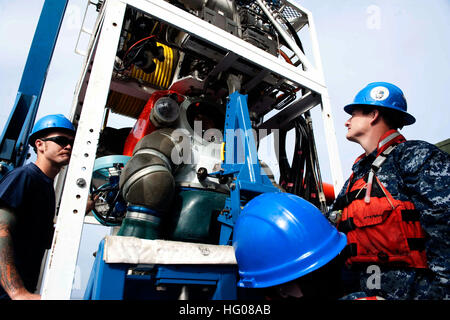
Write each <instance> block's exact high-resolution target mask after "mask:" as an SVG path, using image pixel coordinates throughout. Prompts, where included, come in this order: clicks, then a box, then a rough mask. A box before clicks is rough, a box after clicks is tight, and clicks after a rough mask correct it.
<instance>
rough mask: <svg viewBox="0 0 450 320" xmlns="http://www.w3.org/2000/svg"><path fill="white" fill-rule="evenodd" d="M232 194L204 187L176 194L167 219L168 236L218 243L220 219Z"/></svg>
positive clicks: (165, 223) (181, 190) (166, 230)
mask: <svg viewBox="0 0 450 320" xmlns="http://www.w3.org/2000/svg"><path fill="white" fill-rule="evenodd" d="M227 197H228V195H227V194H224V193H220V192H215V191H208V190H202V189H188V188H183V189H180V190H179V192H178V193H176V195H175V198H174V207H173V210H172V214H171V215H170V216H169V217H167V219H165V221H164V222H163V223H164V229H165V230H164V233H165V236H166V237H167V239H169V240H173V241H186V242H198V243H211V244H217V243H218V242H219V236H220V223H219V222H218V221H217V217H218V215H219V214H220V212H221V211H222V209H223V208H224V206H225V200H226V199H227Z"/></svg>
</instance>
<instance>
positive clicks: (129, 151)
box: [123, 90, 183, 156]
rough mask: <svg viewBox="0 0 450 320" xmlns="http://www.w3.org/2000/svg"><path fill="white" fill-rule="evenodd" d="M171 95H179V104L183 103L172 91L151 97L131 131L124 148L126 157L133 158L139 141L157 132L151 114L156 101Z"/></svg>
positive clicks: (165, 91)
mask: <svg viewBox="0 0 450 320" xmlns="http://www.w3.org/2000/svg"><path fill="white" fill-rule="evenodd" d="M171 94H176V95H177V97H178V100H177V102H178V103H180V102H182V101H183V98H182V96H181V95H179V94H178V93H177V92H175V91H171V90H162V91H156V92H154V93H153V94H152V95H151V97H150V98H149V99H148V101H147V103H146V104H145V106H144V109H142V111H141V114H140V115H139V117H138V119H137V121H136V123H135V124H134V127H133V128H132V129H131V131H130V133H129V134H128V137H127V139H126V140H125V146H124V148H123V154H124V155H126V156H132V155H133V150H134V147H135V146H136V143H138V141H139V140H141V139H142V138H143V137H144V136H146V135H147V134H150V133H152V132H153V131H155V130H156V126H155V125H154V124H153V123H152V122H151V121H150V112H151V111H152V108H153V106H154V105H155V103H156V101H158V99H159V98H162V97H166V96H168V95H171Z"/></svg>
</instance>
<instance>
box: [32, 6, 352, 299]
mask: <svg viewBox="0 0 450 320" xmlns="http://www.w3.org/2000/svg"><path fill="white" fill-rule="evenodd" d="M127 5H131V6H133V7H135V8H137V9H140V10H142V11H144V12H147V13H148V14H150V15H152V16H154V17H156V18H157V19H160V20H163V21H166V22H168V23H170V24H172V25H173V26H175V27H177V28H179V29H181V30H183V31H185V32H187V33H190V34H195V35H196V36H197V37H199V38H202V39H203V40H205V41H207V42H209V43H213V44H214V45H216V46H218V47H221V48H223V49H225V50H227V51H231V52H233V53H235V54H237V55H238V56H240V57H244V58H246V59H249V60H250V59H251V62H252V63H254V64H257V65H259V66H261V67H263V68H266V69H269V70H271V71H272V72H274V73H276V74H278V75H280V76H281V77H283V78H285V79H288V80H290V81H292V82H294V83H297V84H299V85H301V86H304V87H306V88H308V89H310V90H311V91H313V92H315V93H317V94H319V95H320V96H321V106H322V114H323V121H324V125H325V135H326V141H327V145H328V152H329V157H330V167H331V172H332V178H333V184H334V187H335V191H336V192H338V191H339V189H340V187H341V186H342V184H343V177H342V170H341V164H340V159H339V153H338V148H337V142H336V135H335V130H334V124H333V120H332V115H331V106H330V99H329V96H328V91H327V88H326V86H325V82H324V76H323V70H322V64H321V62H320V61H321V60H320V55H319V47H318V42H317V37H316V30H315V26H314V22H313V19H312V15H311V13H310V12H308V11H307V10H305V9H304V8H301V7H299V6H298V5H297V4H294V3H291V5H295V6H296V7H297V8H299V9H300V10H301V11H302V12H304V13H305V14H306V15H307V17H308V21H309V28H310V32H311V39H312V45H313V55H314V61H315V67H314V66H312V64H311V63H308V67H309V68H308V69H307V70H306V71H304V70H301V69H299V68H296V67H295V66H293V65H290V64H288V63H286V62H284V61H282V60H280V59H278V58H277V57H275V56H273V55H271V54H269V53H267V52H265V51H263V50H261V49H258V48H256V47H255V46H252V45H250V44H249V43H247V42H245V41H244V40H242V39H239V38H237V37H234V36H231V35H230V34H229V33H227V32H226V31H224V30H221V29H219V28H217V27H215V26H213V25H211V24H209V23H208V22H206V21H203V20H201V19H199V18H197V17H194V16H193V15H191V14H190V13H188V12H186V11H183V10H181V9H179V8H177V7H175V6H172V5H170V4H169V3H167V2H165V1H161V0H106V1H105V3H104V7H103V9H102V12H101V15H100V18H99V19H98V22H97V26H96V28H95V29H94V33H93V36H92V38H91V43H90V48H89V53H88V55H87V57H86V60H85V65H84V69H83V73H82V78H81V80H80V82H79V83H78V86H77V90H76V94H75V98H74V101H73V109H72V112H73V113H72V117H75V110H77V108H79V101H78V100H79V96H80V94H81V93H82V90H84V89H83V84H84V81H85V80H86V78H87V72H88V69H89V68H90V67H91V62H93V63H92V69H91V70H90V74H89V83H88V85H87V87H86V92H85V96H84V100H83V106H82V112H81V115H80V119H79V122H78V129H77V135H76V137H75V144H74V148H73V152H72V158H71V162H70V164H69V166H68V168H67V174H66V177H65V181H61V183H64V187H63V191H62V196H61V205H60V207H59V215H58V218H57V221H56V229H55V235H54V238H53V243H52V248H51V250H50V252H49V254H48V259H47V264H46V268H45V273H44V278H43V285H42V290H41V293H42V298H43V299H70V296H71V290H72V284H73V279H74V275H75V269H76V262H77V256H78V250H79V244H80V240H81V234H82V229H83V224H84V222H85V206H86V201H87V197H88V191H89V185H90V183H91V176H92V170H93V166H94V161H95V154H96V150H97V144H98V138H99V134H100V130H101V126H102V120H103V115H104V107H105V104H106V101H107V95H108V91H109V88H110V82H111V76H112V71H113V64H114V60H115V55H116V50H117V45H118V41H119V36H120V32H121V28H122V22H123V18H124V14H125V9H126V6H127ZM94 52H95V53H94ZM94 54H95V57H101V58H99V59H95V58H94ZM300 59H305V57H304V56H301V57H300ZM62 180H64V179H62Z"/></svg>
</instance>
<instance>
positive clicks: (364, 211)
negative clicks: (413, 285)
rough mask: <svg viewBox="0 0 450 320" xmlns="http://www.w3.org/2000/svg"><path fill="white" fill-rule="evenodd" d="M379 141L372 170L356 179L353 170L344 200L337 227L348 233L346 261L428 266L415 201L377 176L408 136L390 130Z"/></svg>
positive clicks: (422, 231) (422, 232) (417, 266)
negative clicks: (396, 193)
mask: <svg viewBox="0 0 450 320" xmlns="http://www.w3.org/2000/svg"><path fill="white" fill-rule="evenodd" d="M380 141H381V142H380V143H379V145H378V152H377V157H376V159H375V161H374V162H373V164H372V167H371V170H370V172H369V174H368V175H366V176H365V177H364V178H361V179H358V180H356V181H352V180H353V174H352V176H351V177H350V180H349V184H348V187H347V191H346V195H345V197H344V198H345V201H344V202H346V203H344V204H342V203H341V208H342V209H343V210H342V218H341V221H340V222H339V224H338V229H339V230H340V231H342V232H344V233H346V234H347V247H346V248H345V250H344V252H345V253H346V254H347V257H348V258H347V261H346V262H347V263H348V264H354V263H375V264H383V265H389V266H397V265H398V266H408V267H414V268H427V260H426V253H425V232H424V230H423V229H422V227H421V225H420V222H419V212H418V211H417V210H416V209H415V207H414V204H413V203H412V202H410V201H400V200H396V199H394V198H393V197H392V195H391V194H390V193H389V191H388V190H387V189H386V188H385V187H384V186H383V184H382V183H381V181H380V180H379V179H378V178H377V177H376V171H377V170H378V169H379V167H380V166H381V165H382V164H383V162H384V160H385V159H386V157H387V156H388V155H389V153H390V152H391V151H392V150H394V148H395V147H396V146H397V145H398V144H400V143H402V142H404V141H405V138H404V137H403V136H402V135H400V133H398V132H397V131H396V130H391V131H389V132H388V133H387V134H386V135H384V136H383V137H382V139H381V140H380ZM363 156H364V155H362V156H361V157H359V158H358V159H357V160H356V162H357V161H359V160H360V159H361V158H362V157H363ZM338 206H339V204H338Z"/></svg>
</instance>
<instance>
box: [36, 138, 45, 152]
mask: <svg viewBox="0 0 450 320" xmlns="http://www.w3.org/2000/svg"><path fill="white" fill-rule="evenodd" d="M34 146H35V148H34V149H35V151H36V154H38V153H39V151H44V141H42V140H41V139H36V141H35V142H34Z"/></svg>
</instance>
